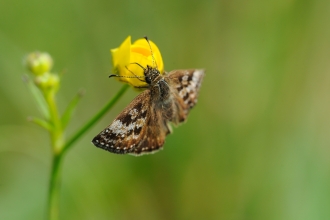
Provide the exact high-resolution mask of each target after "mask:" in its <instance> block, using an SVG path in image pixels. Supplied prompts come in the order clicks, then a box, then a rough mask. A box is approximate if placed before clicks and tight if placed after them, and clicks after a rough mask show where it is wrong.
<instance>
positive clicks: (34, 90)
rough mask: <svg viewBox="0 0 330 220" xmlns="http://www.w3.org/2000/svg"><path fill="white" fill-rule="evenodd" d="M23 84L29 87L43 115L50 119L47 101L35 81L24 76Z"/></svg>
mask: <svg viewBox="0 0 330 220" xmlns="http://www.w3.org/2000/svg"><path fill="white" fill-rule="evenodd" d="M22 79H23V82H25V84H26V85H27V87H28V89H29V90H30V91H31V93H32V95H33V97H34V99H35V100H36V102H37V106H38V109H39V111H40V112H41V114H42V115H43V116H44V117H45V118H46V119H49V112H48V107H47V103H46V100H45V99H44V97H43V95H42V93H41V91H40V90H39V89H38V87H37V86H36V85H35V84H34V83H33V81H32V80H31V79H30V78H29V77H28V76H27V75H24V76H23V77H22Z"/></svg>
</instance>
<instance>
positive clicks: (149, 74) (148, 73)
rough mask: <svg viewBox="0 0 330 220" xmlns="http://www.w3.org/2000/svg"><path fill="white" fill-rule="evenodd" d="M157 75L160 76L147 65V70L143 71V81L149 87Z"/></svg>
mask: <svg viewBox="0 0 330 220" xmlns="http://www.w3.org/2000/svg"><path fill="white" fill-rule="evenodd" d="M159 75H160V72H159V70H158V69H157V68H153V67H151V66H149V65H148V66H147V68H145V69H144V77H145V81H146V83H148V84H149V85H150V84H152V82H154V81H155V80H156V79H157V77H158V76H159Z"/></svg>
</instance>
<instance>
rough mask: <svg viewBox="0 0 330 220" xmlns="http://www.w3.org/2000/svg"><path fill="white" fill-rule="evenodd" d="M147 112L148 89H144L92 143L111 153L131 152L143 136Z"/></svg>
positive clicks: (148, 110) (145, 128)
mask: <svg viewBox="0 0 330 220" xmlns="http://www.w3.org/2000/svg"><path fill="white" fill-rule="evenodd" d="M149 114H150V91H149V90H145V91H144V92H142V93H141V94H140V95H138V96H137V97H136V98H135V99H134V100H133V101H132V102H131V103H130V104H129V105H128V106H127V107H126V108H125V109H124V111H122V112H121V113H120V114H119V115H118V116H117V118H116V119H115V120H114V121H113V122H112V123H111V124H110V125H109V126H108V127H106V128H105V129H104V130H103V131H102V132H101V133H99V134H98V135H97V136H96V137H95V138H94V139H93V140H92V142H93V144H94V145H95V146H97V147H100V148H102V149H104V150H107V151H110V152H112V153H118V154H125V153H131V152H133V151H134V149H135V148H136V147H137V146H138V145H139V143H141V140H142V139H143V138H144V137H145V133H146V131H147V126H146V123H147V121H148V118H149V117H150V116H149Z"/></svg>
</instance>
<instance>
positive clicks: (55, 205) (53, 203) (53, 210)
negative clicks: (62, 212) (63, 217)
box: [48, 154, 63, 220]
mask: <svg viewBox="0 0 330 220" xmlns="http://www.w3.org/2000/svg"><path fill="white" fill-rule="evenodd" d="M62 155H63V154H60V155H54V156H53V163H52V170H51V175H50V182H49V192H48V193H49V194H48V196H49V197H48V219H49V220H57V219H59V205H60V196H59V195H60V193H59V192H60V182H61V169H60V166H61V161H62Z"/></svg>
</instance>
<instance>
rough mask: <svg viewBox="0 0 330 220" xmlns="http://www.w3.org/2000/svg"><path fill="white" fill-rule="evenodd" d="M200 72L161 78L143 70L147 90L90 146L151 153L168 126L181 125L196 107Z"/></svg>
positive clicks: (149, 69) (173, 73) (154, 71)
mask: <svg viewBox="0 0 330 220" xmlns="http://www.w3.org/2000/svg"><path fill="white" fill-rule="evenodd" d="M203 77H204V70H194V69H191V70H174V71H171V72H170V73H168V74H165V75H164V76H163V75H161V74H160V72H159V71H158V69H157V68H153V67H150V66H147V68H146V69H144V78H145V82H146V83H147V89H146V90H145V91H143V92H142V93H141V94H139V95H138V96H137V97H136V98H135V99H133V101H132V102H131V103H130V104H129V105H128V106H127V107H126V108H125V109H124V110H123V111H122V112H121V113H120V114H119V115H118V116H117V118H116V119H115V120H114V121H113V122H112V123H111V124H110V125H109V126H108V127H107V128H105V129H104V130H103V131H102V132H101V133H99V134H98V135H97V136H96V137H95V138H94V139H93V140H92V143H93V144H94V145H95V146H97V147H100V148H102V149H104V150H107V151H110V152H112V153H117V154H127V153H128V154H132V155H136V156H137V155H143V154H147V153H154V152H156V151H158V150H160V149H162V146H163V145H164V142H165V137H166V136H167V135H168V134H170V133H171V125H170V122H172V123H174V124H179V123H181V122H184V121H185V120H186V118H187V116H188V113H189V110H190V109H191V108H192V107H193V106H194V105H195V104H196V102H197V95H198V91H199V88H200V85H201V82H202V79H203Z"/></svg>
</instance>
